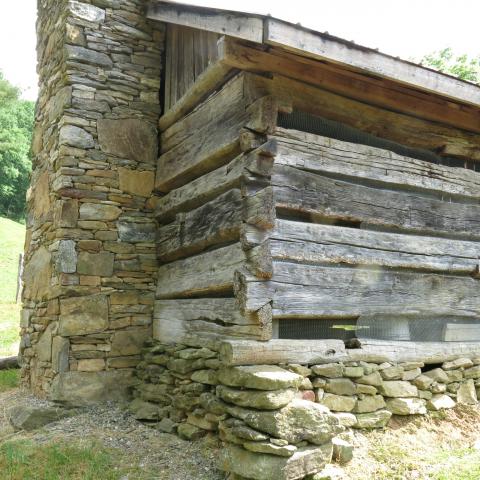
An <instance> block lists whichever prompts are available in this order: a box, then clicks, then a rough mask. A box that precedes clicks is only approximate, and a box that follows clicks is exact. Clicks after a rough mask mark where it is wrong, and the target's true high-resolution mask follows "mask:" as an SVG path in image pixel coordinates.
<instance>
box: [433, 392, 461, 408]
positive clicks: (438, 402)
mask: <svg viewBox="0 0 480 480" xmlns="http://www.w3.org/2000/svg"><path fill="white" fill-rule="evenodd" d="M454 406H455V400H453V399H452V398H450V397H449V396H448V395H442V394H438V395H433V397H432V398H431V399H430V400H428V402H427V408H428V409H429V410H433V411H438V410H444V409H447V408H453V407H454Z"/></svg>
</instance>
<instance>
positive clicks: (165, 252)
mask: <svg viewBox="0 0 480 480" xmlns="http://www.w3.org/2000/svg"><path fill="white" fill-rule="evenodd" d="M241 224H242V195H241V193H240V190H238V189H236V190H229V191H228V192H226V193H224V194H223V195H220V196H219V197H217V198H215V199H214V200H212V201H210V202H207V203H205V204H204V205H202V206H201V207H198V208H196V209H195V210H192V211H190V212H188V213H185V214H179V215H177V218H176V219H175V221H174V222H172V223H170V224H168V225H165V226H163V227H161V228H159V229H158V231H157V256H158V259H159V261H160V262H169V261H172V260H176V259H178V258H181V257H185V256H189V255H193V254H195V253H198V252H200V251H201V250H204V249H205V248H207V247H211V246H213V245H216V244H220V243H227V242H233V241H238V239H239V237H240V227H241Z"/></svg>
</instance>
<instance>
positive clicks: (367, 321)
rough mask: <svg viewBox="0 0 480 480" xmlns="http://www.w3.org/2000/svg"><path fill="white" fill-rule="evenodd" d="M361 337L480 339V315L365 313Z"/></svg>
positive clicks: (418, 339) (360, 330)
mask: <svg viewBox="0 0 480 480" xmlns="http://www.w3.org/2000/svg"><path fill="white" fill-rule="evenodd" d="M356 334H357V338H360V339H362V338H370V339H376V340H395V341H415V342H455V341H457V342H469V341H475V342H476V341H480V319H479V318H462V317H444V318H442V317H430V316H427V317H425V316H418V317H410V318H409V317H401V318H382V317H361V318H360V319H359V320H358V321H357V330H356Z"/></svg>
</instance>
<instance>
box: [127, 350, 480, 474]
mask: <svg viewBox="0 0 480 480" xmlns="http://www.w3.org/2000/svg"><path fill="white" fill-rule="evenodd" d="M137 376H138V378H139V381H140V382H141V383H140V384H139V385H138V386H137V387H136V389H135V400H134V401H133V402H132V404H131V407H130V408H131V410H132V412H133V414H134V415H135V417H136V418H137V419H139V420H142V421H148V422H151V423H153V424H154V425H155V426H156V428H159V429H161V430H163V431H165V432H168V433H175V432H176V433H177V434H178V435H179V436H181V437H182V438H184V439H188V440H194V439H196V438H199V437H201V436H203V435H205V434H207V433H208V432H212V433H216V434H218V435H219V437H220V439H221V440H222V441H223V442H224V450H223V452H222V458H221V460H220V466H221V468H223V469H224V470H226V471H228V472H231V473H232V474H233V475H232V477H231V478H232V479H234V478H235V479H239V478H240V479H241V478H250V479H258V480H268V479H273V478H275V479H276V480H277V479H278V480H280V479H291V480H293V479H301V478H307V475H309V474H313V473H316V472H318V471H320V470H321V469H322V468H323V467H324V465H325V464H326V463H329V462H330V461H331V460H332V439H333V437H334V436H335V435H336V434H337V433H340V432H341V431H342V429H344V428H349V427H351V428H367V429H369V428H383V427H386V426H387V425H388V423H389V420H390V418H391V417H392V415H425V414H426V413H427V412H428V411H437V410H442V409H446V408H452V407H454V406H455V405H456V403H466V404H476V403H477V391H478V390H479V389H480V359H473V360H471V359H467V358H460V359H457V360H454V361H451V362H445V363H444V364H442V365H441V366H428V365H427V366H426V365H424V364H423V363H421V362H405V363H400V364H392V363H386V362H384V363H381V364H379V363H366V362H348V363H329V364H320V365H308V366H306V365H298V364H288V365H278V366H272V365H255V366H235V367H227V366H224V365H222V364H221V362H220V361H219V359H218V354H217V352H216V351H214V350H211V349H208V348H194V347H188V346H186V345H164V344H160V343H151V344H150V345H149V346H148V347H147V348H146V349H145V353H144V360H143V361H142V362H141V363H140V364H139V365H138V367H137ZM479 393H480V391H479Z"/></svg>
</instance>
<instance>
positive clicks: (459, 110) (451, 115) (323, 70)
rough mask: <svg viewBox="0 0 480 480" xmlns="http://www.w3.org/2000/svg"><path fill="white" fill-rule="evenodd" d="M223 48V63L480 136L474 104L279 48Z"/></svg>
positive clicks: (229, 42)
mask: <svg viewBox="0 0 480 480" xmlns="http://www.w3.org/2000/svg"><path fill="white" fill-rule="evenodd" d="M221 46H222V62H223V63H224V64H225V65H229V66H230V67H231V68H237V69H240V70H247V71H250V72H272V73H277V74H281V75H285V76H286V77H289V78H293V79H297V80H301V81H302V82H306V83H309V84H311V85H315V86H318V87H321V88H324V89H326V90H329V91H331V92H334V93H339V94H341V95H345V96H348V97H350V98H354V99H357V100H361V101H363V102H367V103H370V104H372V105H377V106H380V107H384V108H388V109H391V110H395V111H397V112H401V113H407V114H409V115H412V116H415V117H419V118H424V119H427V120H432V121H435V122H439V123H443V124H446V125H451V126H453V127H456V128H463V129H465V130H469V131H473V132H477V133H480V112H479V111H478V108H474V107H472V106H470V105H459V104H458V103H454V102H451V101H449V100H447V99H445V98H443V97H439V96H437V95H432V94H431V93H426V92H422V91H415V90H412V89H411V88H407V87H405V86H402V85H399V84H398V83H394V82H393V81H390V80H387V79H384V78H378V77H372V76H368V75H365V74H363V73H361V72H353V71H351V70H346V69H344V68H341V67H339V66H338V65H332V64H326V63H325V62H320V61H318V60H315V59H311V58H306V57H302V56H298V55H293V54H291V53H288V52H285V51H283V50H281V49H279V48H272V49H270V50H268V51H265V50H264V49H262V48H260V47H256V46H255V45H247V44H245V43H242V42H239V41H237V40H235V39H233V38H223V39H222V40H221Z"/></svg>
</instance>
